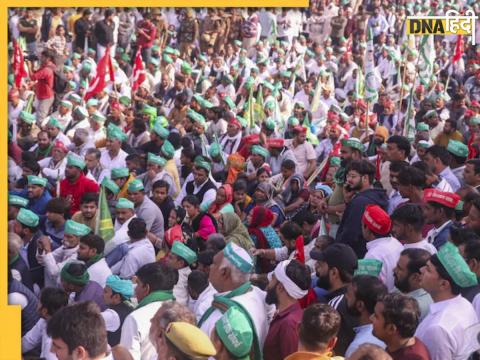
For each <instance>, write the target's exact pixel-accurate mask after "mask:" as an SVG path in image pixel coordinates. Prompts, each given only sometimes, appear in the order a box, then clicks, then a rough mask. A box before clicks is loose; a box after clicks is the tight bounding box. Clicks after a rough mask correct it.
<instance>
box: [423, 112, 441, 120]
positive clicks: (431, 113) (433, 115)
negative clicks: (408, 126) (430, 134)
mask: <svg viewBox="0 0 480 360" xmlns="http://www.w3.org/2000/svg"><path fill="white" fill-rule="evenodd" d="M434 117H438V114H437V111H436V110H429V111H427V112H426V114H425V115H423V118H424V119H431V118H434Z"/></svg>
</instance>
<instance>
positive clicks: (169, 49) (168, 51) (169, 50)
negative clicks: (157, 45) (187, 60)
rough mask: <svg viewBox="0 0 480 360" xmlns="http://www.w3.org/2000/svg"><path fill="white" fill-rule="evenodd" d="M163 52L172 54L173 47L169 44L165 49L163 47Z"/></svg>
mask: <svg viewBox="0 0 480 360" xmlns="http://www.w3.org/2000/svg"><path fill="white" fill-rule="evenodd" d="M163 52H164V53H166V54H174V53H175V51H174V50H173V48H171V47H170V46H167V47H166V48H165V49H163Z"/></svg>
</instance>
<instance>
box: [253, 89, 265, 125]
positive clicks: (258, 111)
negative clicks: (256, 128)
mask: <svg viewBox="0 0 480 360" xmlns="http://www.w3.org/2000/svg"><path fill="white" fill-rule="evenodd" d="M254 112H255V123H256V124H261V123H262V122H263V120H264V118H265V112H264V111H263V87H262V86H261V85H260V86H259V87H258V90H257V99H256V101H255V105H254Z"/></svg>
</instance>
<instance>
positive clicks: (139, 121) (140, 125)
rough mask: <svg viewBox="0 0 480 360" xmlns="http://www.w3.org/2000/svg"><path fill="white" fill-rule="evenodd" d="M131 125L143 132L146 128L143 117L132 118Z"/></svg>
mask: <svg viewBox="0 0 480 360" xmlns="http://www.w3.org/2000/svg"><path fill="white" fill-rule="evenodd" d="M132 127H133V128H135V129H138V130H139V131H140V132H144V131H146V130H147V124H146V123H145V121H143V119H139V118H136V119H134V120H133V123H132Z"/></svg>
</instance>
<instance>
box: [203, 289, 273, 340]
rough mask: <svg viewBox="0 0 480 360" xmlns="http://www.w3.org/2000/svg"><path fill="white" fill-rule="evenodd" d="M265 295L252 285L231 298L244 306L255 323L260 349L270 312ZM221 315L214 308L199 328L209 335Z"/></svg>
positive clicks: (265, 333)
mask: <svg viewBox="0 0 480 360" xmlns="http://www.w3.org/2000/svg"><path fill="white" fill-rule="evenodd" d="M219 295H221V294H219ZM265 296H266V292H265V291H262V290H260V289H259V288H257V287H256V286H253V287H252V290H251V291H248V292H247V293H245V294H243V295H240V296H236V297H233V298H232V299H231V300H234V301H236V302H238V303H239V304H240V305H242V306H243V307H244V308H245V310H247V311H248V312H249V314H250V317H251V318H252V321H253V322H254V324H255V330H256V333H257V336H258V340H259V342H260V348H261V349H263V343H264V342H265V338H266V336H267V332H268V324H269V315H270V314H271V310H272V309H271V308H269V307H268V306H267V304H266V303H265ZM221 317H222V313H221V312H220V310H218V309H215V310H214V311H213V312H212V313H211V314H210V316H209V317H208V319H207V320H205V321H204V323H203V324H202V327H201V329H202V330H203V332H205V333H206V334H207V335H209V336H210V334H211V332H212V330H213V328H214V327H215V323H216V322H217V320H218V319H220V318H221Z"/></svg>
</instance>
